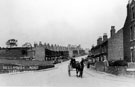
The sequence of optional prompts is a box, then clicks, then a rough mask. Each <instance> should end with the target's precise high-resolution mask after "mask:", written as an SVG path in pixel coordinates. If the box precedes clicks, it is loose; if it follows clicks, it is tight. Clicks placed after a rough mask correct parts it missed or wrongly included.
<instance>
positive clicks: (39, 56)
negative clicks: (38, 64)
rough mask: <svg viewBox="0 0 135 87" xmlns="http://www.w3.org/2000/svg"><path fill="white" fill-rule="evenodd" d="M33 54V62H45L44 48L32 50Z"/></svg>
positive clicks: (39, 47) (38, 47)
mask: <svg viewBox="0 0 135 87" xmlns="http://www.w3.org/2000/svg"><path fill="white" fill-rule="evenodd" d="M34 50H35V54H34V58H35V60H39V61H43V60H45V48H44V47H42V46H37V47H35V48H34Z"/></svg>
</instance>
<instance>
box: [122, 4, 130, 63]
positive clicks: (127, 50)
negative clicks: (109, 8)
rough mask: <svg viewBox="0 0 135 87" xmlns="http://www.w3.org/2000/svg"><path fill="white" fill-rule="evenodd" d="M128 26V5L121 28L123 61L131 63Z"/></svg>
mask: <svg viewBox="0 0 135 87" xmlns="http://www.w3.org/2000/svg"><path fill="white" fill-rule="evenodd" d="M130 25H131V9H130V4H128V5H127V17H126V20H125V24H124V27H123V43H124V60H126V61H127V62H130V61H131V54H130Z"/></svg>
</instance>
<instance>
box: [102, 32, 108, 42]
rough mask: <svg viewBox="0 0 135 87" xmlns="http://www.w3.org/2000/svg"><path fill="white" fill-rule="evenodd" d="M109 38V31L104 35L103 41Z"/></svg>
mask: <svg viewBox="0 0 135 87" xmlns="http://www.w3.org/2000/svg"><path fill="white" fill-rule="evenodd" d="M107 39H108V37H107V33H104V35H103V41H106V40H107Z"/></svg>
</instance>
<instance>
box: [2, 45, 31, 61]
mask: <svg viewBox="0 0 135 87" xmlns="http://www.w3.org/2000/svg"><path fill="white" fill-rule="evenodd" d="M28 49H29V48H22V47H16V48H1V49H0V58H1V59H2V58H5V59H20V58H21V57H24V56H27V55H28V53H27V50H28Z"/></svg>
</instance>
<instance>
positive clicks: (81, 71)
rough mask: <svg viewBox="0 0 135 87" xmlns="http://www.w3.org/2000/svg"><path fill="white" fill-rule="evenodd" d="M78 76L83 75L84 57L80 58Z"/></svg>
mask: <svg viewBox="0 0 135 87" xmlns="http://www.w3.org/2000/svg"><path fill="white" fill-rule="evenodd" d="M80 65H81V66H80V77H82V76H83V69H84V59H83V58H82V60H81V62H80Z"/></svg>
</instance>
